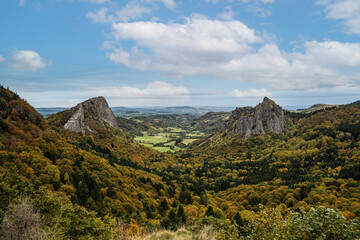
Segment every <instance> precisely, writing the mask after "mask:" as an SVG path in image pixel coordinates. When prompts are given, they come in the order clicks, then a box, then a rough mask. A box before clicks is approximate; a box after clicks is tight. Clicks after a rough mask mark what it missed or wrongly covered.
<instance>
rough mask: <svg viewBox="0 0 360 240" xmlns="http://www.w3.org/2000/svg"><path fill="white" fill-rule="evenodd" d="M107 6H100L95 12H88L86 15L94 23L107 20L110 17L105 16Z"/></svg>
mask: <svg viewBox="0 0 360 240" xmlns="http://www.w3.org/2000/svg"><path fill="white" fill-rule="evenodd" d="M107 12H108V8H101V9H99V10H98V11H97V12H96V13H92V12H88V13H87V14H86V16H87V17H88V18H90V19H91V20H92V21H93V22H94V23H105V22H109V21H110V19H109V18H108V16H107Z"/></svg>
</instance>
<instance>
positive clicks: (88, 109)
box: [64, 97, 117, 134]
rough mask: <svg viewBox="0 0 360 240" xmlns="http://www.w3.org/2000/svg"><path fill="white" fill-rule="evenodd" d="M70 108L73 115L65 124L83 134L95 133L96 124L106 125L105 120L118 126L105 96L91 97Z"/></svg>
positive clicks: (65, 126)
mask: <svg viewBox="0 0 360 240" xmlns="http://www.w3.org/2000/svg"><path fill="white" fill-rule="evenodd" d="M70 110H71V117H70V119H69V120H68V121H67V122H66V123H65V125H64V128H65V129H67V130H70V131H73V132H81V133H83V134H85V133H87V132H89V133H93V132H94V131H95V130H94V129H93V128H94V127H95V126H96V125H99V126H101V127H105V124H104V122H106V123H108V124H110V126H112V127H117V123H116V119H115V116H114V113H113V112H112V110H111V109H110V107H109V105H108V103H107V101H106V99H105V98H104V97H96V98H91V99H89V100H86V101H85V102H82V103H79V104H78V105H76V106H75V107H73V108H71V109H70Z"/></svg>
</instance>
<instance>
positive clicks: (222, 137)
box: [0, 88, 360, 239]
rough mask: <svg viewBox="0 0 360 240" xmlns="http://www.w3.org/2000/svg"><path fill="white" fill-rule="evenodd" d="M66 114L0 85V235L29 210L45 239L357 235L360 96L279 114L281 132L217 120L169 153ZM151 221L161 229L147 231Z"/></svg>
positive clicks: (336, 237)
mask: <svg viewBox="0 0 360 240" xmlns="http://www.w3.org/2000/svg"><path fill="white" fill-rule="evenodd" d="M67 114H69V113H68V112H66V111H65V112H60V113H58V114H55V115H52V116H50V117H48V118H47V119H44V118H43V117H42V116H41V115H40V114H38V113H37V112H36V111H35V110H34V108H32V107H31V106H30V105H29V104H28V103H26V101H24V100H22V99H21V98H20V97H19V96H18V95H17V94H15V93H13V92H11V91H10V90H8V89H5V88H1V89H0V116H1V118H0V199H1V201H0V220H1V222H2V230H1V232H2V236H3V237H4V238H5V239H6V237H7V236H8V235H6V234H10V232H11V231H9V229H17V225H16V224H15V225H14V223H19V222H21V221H15V222H14V221H11V219H20V220H21V219H23V218H22V217H26V216H33V217H32V218H33V219H34V221H35V220H36V221H38V222H36V221H35V222H34V226H36V229H35V230H36V231H37V233H39V234H40V235H41V234H45V235H47V236H48V237H49V236H53V239H54V238H59V239H114V238H115V239H129V238H130V237H132V236H134V235H143V236H144V238H146V237H148V238H151V237H153V236H155V235H156V234H160V235H161V234H168V236H172V235H173V236H180V235H181V236H183V237H184V238H183V239H186V236H190V235H191V236H193V237H199V236H200V235H201V234H204V236H205V235H206V233H205V232H206V231H208V230H209V229H210V228H211V231H210V230H209V231H210V232H211V233H210V234H208V235H207V236H211V237H213V239H214V238H217V239H230V238H231V239H242V238H246V237H248V238H250V239H257V237H256V236H264V237H265V238H266V239H273V238H274V237H276V238H279V239H280V238H282V239H289V238H294V239H299V238H303V239H314V238H319V237H322V238H323V239H325V238H326V239H354V238H356V237H357V238H358V237H359V223H358V222H357V219H360V210H359V209H360V203H359V199H360V184H359V183H360V182H359V181H360V176H359V172H360V169H359V168H360V146H359V140H360V139H359V129H360V122H359V119H360V110H359V109H358V108H354V107H352V106H343V107H337V108H334V109H326V110H322V111H319V112H317V113H311V114H309V115H307V114H303V115H296V114H286V117H287V125H286V131H285V132H284V133H282V134H279V135H278V134H274V133H272V132H269V131H268V132H267V133H266V134H265V135H258V136H252V137H250V138H248V139H244V138H242V137H241V136H239V135H236V134H234V135H230V136H229V135H226V134H223V133H221V132H220V133H218V134H216V135H215V136H213V137H212V138H211V140H208V141H206V142H204V144H202V145H201V146H200V145H199V144H194V145H193V148H192V149H189V150H186V151H182V152H180V153H177V154H164V153H159V152H157V151H154V150H151V149H149V148H146V147H144V146H142V145H139V144H137V143H136V142H134V140H133V139H132V138H131V137H129V136H128V135H127V134H126V133H124V132H123V131H122V130H121V129H120V128H113V127H111V126H110V125H108V124H105V126H104V127H102V128H97V129H96V133H93V134H89V133H87V134H82V133H81V132H80V133H75V132H71V131H68V130H65V129H64V128H63V127H62V126H63V125H64V124H65V123H64V122H65V120H64V119H66V118H67V117H66V118H64V116H65V115H67ZM197 124H198V123H197ZM319 206H323V207H319ZM19 209H23V210H24V211H25V210H26V212H27V213H28V215H26V216H25V215H24V216H22V215H21V214H19V211H20V210H19ZM20 212H21V211H20ZM35 223H36V224H35ZM273 223H275V225H274V224H273ZM180 226H185V229H183V230H178V231H176V230H177V228H178V227H180ZM304 226H305V227H306V228H304ZM158 228H166V229H168V230H169V231H170V232H167V233H163V232H158V233H150V235H147V233H148V232H149V231H150V230H155V229H158ZM300 228H301V231H299V229H300ZM308 229H314V231H310V230H308ZM325 229H328V231H325ZM35 230H34V229H29V231H30V232H32V231H35ZM43 231H44V232H43ZM171 231H174V232H171ZM209 231H208V233H209ZM151 234H153V235H151ZM189 234H190V235H189ZM324 234H325V235H324ZM41 236H43V235H41ZM159 238H160V237H159ZM155 239H156V238H155ZM169 239H171V238H170V237H169ZM173 239H176V238H175V237H174V238H173ZM178 239H180V238H178Z"/></svg>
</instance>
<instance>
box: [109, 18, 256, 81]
mask: <svg viewBox="0 0 360 240" xmlns="http://www.w3.org/2000/svg"><path fill="white" fill-rule="evenodd" d="M112 28H113V34H114V37H115V39H116V40H117V41H122V40H133V41H135V42H136V44H137V46H135V48H132V49H131V51H130V52H127V53H128V55H127V54H125V53H124V50H123V49H119V50H117V51H115V52H114V53H110V54H108V57H109V58H110V59H111V60H112V61H114V62H116V63H119V62H121V63H123V64H125V65H127V66H130V67H134V68H137V69H142V70H147V69H154V68H155V69H157V70H163V71H169V72H176V74H180V75H184V74H185V75H193V74H197V73H198V72H199V70H200V69H203V70H204V73H206V72H207V71H208V68H209V67H213V65H215V66H218V64H221V63H222V62H228V61H231V60H232V59H233V58H235V57H236V55H239V54H244V53H245V52H248V51H250V50H251V47H250V46H249V45H248V43H260V42H262V39H261V37H259V36H257V35H256V34H255V31H254V30H252V29H249V28H248V27H247V26H246V25H245V24H243V23H241V22H239V21H229V22H222V21H218V20H209V19H207V18H205V17H203V16H199V15H197V16H193V17H192V18H188V19H186V22H185V23H184V24H176V23H169V24H167V25H166V24H163V23H156V22H132V23H117V24H113V25H112ZM142 49H147V50H149V51H150V52H151V53H152V55H147V54H145V53H144V51H143V50H142ZM115 54H117V55H119V58H114V57H115ZM139 60H141V64H140V66H141V68H139V64H138V61H139ZM216 68H218V67H216ZM194 70H195V71H194Z"/></svg>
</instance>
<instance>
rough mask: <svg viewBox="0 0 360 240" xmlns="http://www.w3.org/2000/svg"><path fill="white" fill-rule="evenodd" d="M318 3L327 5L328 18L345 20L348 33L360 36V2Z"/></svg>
mask: <svg viewBox="0 0 360 240" xmlns="http://www.w3.org/2000/svg"><path fill="white" fill-rule="evenodd" d="M317 3H318V4H319V5H325V11H326V17H327V18H330V19H339V20H343V21H344V25H345V27H346V31H347V32H348V33H350V34H360V24H359V23H360V1H359V0H336V1H334V0H326V1H324V0H319V1H317Z"/></svg>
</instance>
